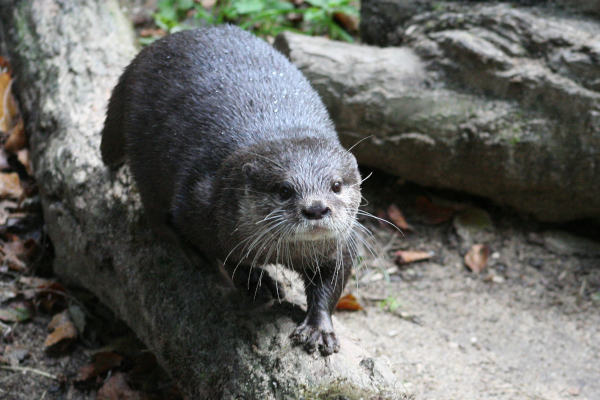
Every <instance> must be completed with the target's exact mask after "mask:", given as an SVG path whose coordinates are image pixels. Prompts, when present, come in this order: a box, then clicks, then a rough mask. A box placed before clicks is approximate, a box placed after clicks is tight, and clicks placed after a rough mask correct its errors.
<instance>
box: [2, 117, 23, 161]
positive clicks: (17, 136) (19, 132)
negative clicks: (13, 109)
mask: <svg viewBox="0 0 600 400" xmlns="http://www.w3.org/2000/svg"><path fill="white" fill-rule="evenodd" d="M26 145H27V137H26V136H25V124H24V123H23V119H22V118H21V117H18V119H17V121H16V123H15V125H14V126H13V127H12V128H10V133H9V135H8V139H6V142H4V149H5V150H6V151H8V152H9V153H16V152H17V151H19V150H21V149H23V148H24V147H25V146H26Z"/></svg>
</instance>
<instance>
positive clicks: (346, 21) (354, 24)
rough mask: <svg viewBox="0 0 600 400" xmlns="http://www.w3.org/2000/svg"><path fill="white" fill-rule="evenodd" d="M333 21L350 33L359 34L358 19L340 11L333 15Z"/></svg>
mask: <svg viewBox="0 0 600 400" xmlns="http://www.w3.org/2000/svg"><path fill="white" fill-rule="evenodd" d="M333 19H335V20H336V21H337V22H338V23H339V24H340V25H341V26H342V27H343V28H344V29H346V30H347V31H348V32H358V18H357V17H355V16H353V15H348V14H345V13H343V12H339V11H338V12H334V13H333Z"/></svg>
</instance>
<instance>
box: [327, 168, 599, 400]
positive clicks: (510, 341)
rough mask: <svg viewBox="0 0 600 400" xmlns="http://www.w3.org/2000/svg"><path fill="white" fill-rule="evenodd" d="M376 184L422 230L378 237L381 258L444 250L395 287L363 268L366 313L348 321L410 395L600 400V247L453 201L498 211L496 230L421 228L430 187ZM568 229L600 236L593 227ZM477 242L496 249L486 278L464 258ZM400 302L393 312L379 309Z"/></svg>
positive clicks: (393, 280)
mask: <svg viewBox="0 0 600 400" xmlns="http://www.w3.org/2000/svg"><path fill="white" fill-rule="evenodd" d="M368 186H369V187H368V189H370V190H371V191H379V190H378V189H377V188H378V187H379V188H381V187H390V188H391V189H390V190H388V191H387V192H386V191H384V192H386V193H384V194H383V195H381V191H379V193H380V195H379V196H378V197H380V198H381V201H382V202H381V204H380V205H381V206H385V205H386V203H387V204H389V203H390V202H392V201H393V202H395V203H396V204H398V205H399V206H400V208H401V209H402V210H404V211H405V215H406V218H407V220H408V221H409V222H410V223H412V224H413V226H414V228H415V232H414V233H411V234H408V233H407V234H406V235H405V237H400V236H399V235H397V234H393V233H387V232H386V233H383V232H382V231H381V230H380V231H379V236H378V241H377V243H379V244H385V246H384V249H383V250H385V247H387V248H388V249H412V250H427V251H434V252H435V254H436V255H435V257H434V258H433V259H432V260H429V261H425V262H421V263H415V264H409V265H407V266H404V267H400V268H399V272H397V273H395V274H392V275H391V276H390V279H389V281H386V280H385V279H378V278H379V276H378V275H381V274H378V273H377V268H373V269H365V271H363V272H362V274H360V273H359V276H361V277H362V280H363V284H359V285H358V289H356V287H355V288H354V289H353V291H355V292H356V293H358V295H359V296H358V297H359V298H360V299H362V301H363V302H365V303H366V304H368V307H367V309H366V311H365V312H364V313H352V314H350V313H338V318H339V319H340V321H342V322H343V323H344V324H345V325H347V326H348V327H350V328H351V329H352V330H354V331H355V332H356V336H357V337H358V340H359V343H361V345H363V346H365V347H366V348H368V349H369V350H370V351H372V352H373V353H375V354H378V355H385V356H387V357H388V358H389V359H390V361H391V364H392V366H393V369H394V372H395V373H396V374H397V376H398V378H399V379H400V380H401V381H402V382H403V388H404V389H405V390H407V391H408V392H412V393H415V395H416V398H417V399H492V398H493V399H567V398H578V399H590V400H591V399H599V398H600V381H599V379H598V378H600V362H599V360H600V297H599V295H600V258H598V256H600V253H599V248H600V243H598V242H596V243H594V242H588V241H587V240H585V239H582V238H581V236H578V237H575V236H570V235H568V234H566V233H565V231H557V229H559V228H564V227H557V226H548V225H543V224H538V223H535V222H532V221H527V220H525V219H522V218H519V217H517V216H514V215H511V214H510V212H507V210H500V209H497V208H495V207H493V206H490V205H489V204H486V203H485V202H479V203H478V202H477V201H475V200H473V199H465V198H460V197H457V196H452V195H450V197H449V198H452V197H454V199H455V200H457V203H462V204H469V203H470V204H471V205H474V206H481V207H483V208H484V209H486V210H487V211H488V212H489V215H490V216H491V219H492V221H493V229H492V230H491V231H489V230H488V232H485V233H480V234H479V235H480V237H479V238H477V237H476V238H475V240H473V238H470V237H466V238H465V237H464V236H465V235H464V234H463V236H461V235H459V234H457V230H458V229H460V228H458V229H457V228H456V223H451V222H447V223H442V224H440V225H437V226H428V225H426V224H422V223H419V215H418V213H417V212H416V211H415V208H414V206H413V204H414V199H415V197H416V196H419V195H423V194H425V195H428V194H431V193H427V191H426V190H424V189H420V188H412V189H411V188H399V191H395V189H394V188H392V186H393V185H390V184H389V183H386V182H385V181H382V180H380V181H377V182H375V180H374V182H371V184H370V185H368ZM375 208H376V207H375ZM455 218H456V217H455ZM568 228H570V229H575V230H576V231H577V233H578V234H579V235H581V234H582V233H583V234H587V236H588V238H590V237H591V238H595V239H598V229H597V227H595V226H593V225H592V224H585V223H583V222H582V223H576V224H570V226H568ZM477 235H478V234H475V236H477ZM481 236H483V237H481ZM553 238H554V239H556V238H560V239H559V240H557V241H556V240H553ZM476 239H483V242H485V243H487V244H488V245H489V246H490V248H491V257H490V259H489V260H488V267H487V268H486V269H485V270H484V271H482V272H481V273H479V274H474V273H473V272H470V271H469V270H468V269H467V268H466V267H465V264H464V262H463V255H464V253H465V252H466V250H467V248H468V247H469V246H470V243H469V242H470V241H473V242H476V241H477V240H476ZM580 239H581V241H579V240H580ZM380 251H381V249H380ZM573 253H578V254H573ZM388 254H389V252H388ZM377 263H378V262H375V263H374V264H377ZM379 263H380V267H382V268H385V263H384V262H382V261H379ZM388 268H392V270H393V266H391V265H390V266H388ZM370 279H371V280H372V282H370V283H366V284H365V283H364V281H368V280H370ZM369 299H372V300H374V301H371V302H370V304H369ZM378 299H387V300H386V301H381V300H378ZM390 299H394V301H395V302H396V304H397V305H398V307H397V308H396V309H395V310H394V312H391V311H390V310H389V307H388V309H387V310H386V309H384V308H382V307H381V306H382V305H385V304H389V303H390ZM378 305H379V306H378ZM407 317H408V318H407ZM411 321H412V322H411ZM365 327H366V329H365Z"/></svg>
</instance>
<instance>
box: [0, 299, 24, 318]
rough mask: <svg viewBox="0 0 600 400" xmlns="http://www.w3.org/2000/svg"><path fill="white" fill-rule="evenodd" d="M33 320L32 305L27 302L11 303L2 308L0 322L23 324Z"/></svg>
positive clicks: (0, 309)
mask: <svg viewBox="0 0 600 400" xmlns="http://www.w3.org/2000/svg"><path fill="white" fill-rule="evenodd" d="M29 319H31V305H30V304H28V303H25V302H15V303H10V304H8V305H6V306H3V307H2V308H0V320H2V321H4V322H23V321H27V320H29Z"/></svg>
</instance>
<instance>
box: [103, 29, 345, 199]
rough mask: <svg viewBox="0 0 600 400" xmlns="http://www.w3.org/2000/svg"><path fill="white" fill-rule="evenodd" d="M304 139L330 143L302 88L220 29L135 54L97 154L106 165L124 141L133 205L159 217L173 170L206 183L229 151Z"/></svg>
mask: <svg viewBox="0 0 600 400" xmlns="http://www.w3.org/2000/svg"><path fill="white" fill-rule="evenodd" d="M312 135H314V136H319V137H320V138H327V139H331V140H333V141H336V142H337V140H338V139H337V135H336V133H335V131H334V129H333V125H332V123H331V121H330V119H329V117H328V114H327V111H326V109H325V107H324V106H323V104H322V102H321V99H320V98H319V96H318V95H317V94H316V92H315V91H314V90H313V89H312V88H311V87H310V85H309V83H308V81H307V80H306V79H305V78H304V76H303V75H302V74H301V73H300V72H299V71H298V70H297V69H296V67H294V66H293V65H292V64H291V63H290V62H289V61H288V60H287V59H286V58H285V57H284V56H283V55H282V54H280V53H279V52H277V51H276V50H274V49H273V48H272V47H271V46H270V45H268V44H267V43H266V42H264V41H263V40H261V39H258V38H256V37H254V36H252V35H251V34H249V33H247V32H245V31H242V30H241V29H239V28H237V27H234V26H228V25H224V26H219V27H213V28H206V29H198V30H189V31H183V32H179V33H176V34H173V35H170V36H167V37H165V38H163V39H161V40H159V41H157V42H155V43H154V44H152V45H150V46H148V47H147V48H145V49H144V50H142V51H141V52H140V53H139V54H138V56H137V57H136V58H135V59H134V61H133V62H132V63H131V64H130V65H129V66H128V67H127V69H126V70H125V72H124V74H123V76H122V77H121V79H120V81H119V84H118V85H117V87H116V88H115V90H114V91H113V95H112V97H111V101H110V104H109V111H108V114H107V119H106V123H105V129H104V131H103V143H102V151H103V156H104V158H105V160H107V161H111V160H112V163H115V162H116V161H118V159H119V158H120V157H121V156H122V151H119V150H118V149H112V150H111V148H113V147H115V146H122V143H123V142H124V143H125V155H126V157H127V158H128V160H129V163H130V165H131V168H132V170H133V173H134V175H135V178H136V182H137V184H138V187H139V188H140V191H141V193H142V198H144V197H146V198H147V197H150V196H152V197H153V201H152V202H153V205H154V206H156V208H164V209H165V210H168V209H169V207H170V205H171V199H172V196H173V190H174V184H175V182H176V181H177V180H178V179H179V177H180V176H181V174H182V171H185V170H186V169H190V168H194V169H195V170H197V172H196V173H197V175H199V176H198V179H200V180H201V179H206V180H210V179H211V177H212V176H214V174H215V172H216V171H217V170H218V169H219V167H220V165H221V163H222V161H223V159H225V158H226V157H227V156H228V155H230V154H231V153H232V152H234V151H235V150H236V149H237V148H239V147H244V146H248V145H252V144H254V143H257V142H261V141H265V140H266V141H270V140H277V139H281V138H285V137H294V136H302V137H306V136H312ZM203 176H204V178H203ZM207 192H208V191H207ZM146 208H147V209H148V208H149V207H148V205H147V204H146Z"/></svg>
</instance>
